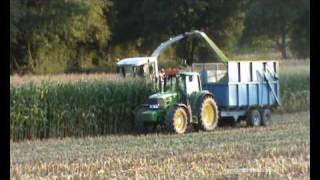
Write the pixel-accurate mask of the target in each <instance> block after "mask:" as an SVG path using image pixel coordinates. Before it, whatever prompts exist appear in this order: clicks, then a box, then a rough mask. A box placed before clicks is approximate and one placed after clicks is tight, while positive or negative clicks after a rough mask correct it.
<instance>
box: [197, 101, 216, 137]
mask: <svg viewBox="0 0 320 180" xmlns="http://www.w3.org/2000/svg"><path fill="white" fill-rule="evenodd" d="M199 120H200V121H199V125H200V128H201V129H202V130H205V131H211V130H213V129H214V128H216V126H217V124H218V106H217V104H216V102H215V101H214V99H213V98H212V97H210V96H207V97H205V98H204V99H203V100H202V103H201V105H200V109H199Z"/></svg>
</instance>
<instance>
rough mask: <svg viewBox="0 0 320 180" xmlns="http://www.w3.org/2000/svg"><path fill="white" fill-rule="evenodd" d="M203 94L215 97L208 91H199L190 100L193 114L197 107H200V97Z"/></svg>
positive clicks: (196, 112) (203, 95) (196, 111)
mask: <svg viewBox="0 0 320 180" xmlns="http://www.w3.org/2000/svg"><path fill="white" fill-rule="evenodd" d="M205 96H211V97H212V98H213V99H215V98H214V95H213V94H212V93H211V92H209V91H201V92H199V95H197V96H195V97H194V99H193V102H192V109H193V111H194V112H195V114H198V113H199V112H198V107H200V105H201V102H202V99H203V98H204V97H205Z"/></svg>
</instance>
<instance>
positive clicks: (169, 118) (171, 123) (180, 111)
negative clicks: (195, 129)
mask: <svg viewBox="0 0 320 180" xmlns="http://www.w3.org/2000/svg"><path fill="white" fill-rule="evenodd" d="M165 126H166V129H167V130H168V131H169V132H171V133H178V134H183V133H185V132H186V131H187V128H188V115H187V111H186V110H185V108H183V107H178V106H176V107H173V108H172V109H171V110H169V111H168V112H167V115H166V119H165Z"/></svg>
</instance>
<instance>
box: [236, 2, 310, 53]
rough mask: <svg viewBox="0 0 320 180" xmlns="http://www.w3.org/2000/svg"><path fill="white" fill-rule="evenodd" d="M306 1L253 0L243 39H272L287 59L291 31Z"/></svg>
mask: <svg viewBox="0 0 320 180" xmlns="http://www.w3.org/2000/svg"><path fill="white" fill-rule="evenodd" d="M304 2H305V0H281V1H278V0H260V1H253V0H252V1H251V2H250V10H249V13H248V16H247V18H246V21H245V31H244V34H243V39H242V41H243V42H246V43H250V42H252V41H254V40H256V39H259V38H266V39H272V40H273V42H274V43H275V44H276V46H277V48H278V49H279V50H280V51H281V54H282V57H283V58H285V59H287V58H288V46H289V43H290V42H289V41H290V33H291V31H292V30H293V28H294V26H295V23H296V20H297V18H299V16H300V15H301V13H300V12H301V9H303V7H304V5H305V3H304Z"/></svg>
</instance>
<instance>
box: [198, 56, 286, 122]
mask: <svg viewBox="0 0 320 180" xmlns="http://www.w3.org/2000/svg"><path fill="white" fill-rule="evenodd" d="M193 70H195V71H198V72H199V73H200V77H201V80H202V88H203V89H204V90H208V91H209V92H211V93H212V94H213V95H214V97H215V100H216V102H217V104H218V107H219V117H220V120H219V121H223V120H226V119H228V120H230V119H231V120H233V121H234V122H239V121H240V120H246V121H247V123H248V124H249V125H252V126H256V125H260V124H261V125H267V124H268V123H269V122H270V118H271V109H272V108H275V107H277V106H279V105H280V91H279V78H278V72H279V62H278V61H229V62H227V63H198V64H194V65H193ZM259 113H260V116H259ZM259 117H261V118H260V119H259Z"/></svg>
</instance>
